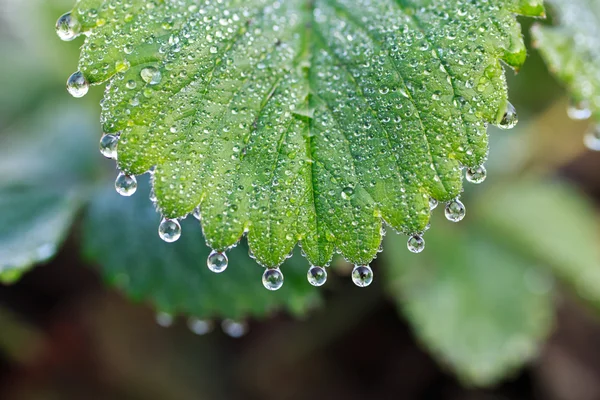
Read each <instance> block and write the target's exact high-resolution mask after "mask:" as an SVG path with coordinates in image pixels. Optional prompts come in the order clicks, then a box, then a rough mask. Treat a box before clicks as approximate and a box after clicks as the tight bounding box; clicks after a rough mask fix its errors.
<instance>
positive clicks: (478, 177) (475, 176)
mask: <svg viewBox="0 0 600 400" xmlns="http://www.w3.org/2000/svg"><path fill="white" fill-rule="evenodd" d="M465 175H466V178H467V181H469V182H471V183H475V184H480V183H483V181H485V178H486V177H487V170H486V169H485V167H484V166H483V165H481V166H479V167H475V168H468V169H467V173H466V174H465Z"/></svg>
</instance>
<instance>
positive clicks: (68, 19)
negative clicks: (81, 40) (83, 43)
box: [56, 12, 81, 42]
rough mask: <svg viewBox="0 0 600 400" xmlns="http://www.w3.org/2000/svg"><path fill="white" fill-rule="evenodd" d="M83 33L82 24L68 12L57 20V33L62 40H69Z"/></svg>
mask: <svg viewBox="0 0 600 400" xmlns="http://www.w3.org/2000/svg"><path fill="white" fill-rule="evenodd" d="M80 33H81V24H80V23H79V21H77V19H76V18H75V17H73V15H72V14H71V13H70V12H68V13H66V14H63V15H62V16H61V17H60V18H59V19H58V21H56V34H57V35H58V37H59V38H60V39H61V40H64V41H65V42H68V41H70V40H73V39H75V38H76V37H77V36H79V34H80Z"/></svg>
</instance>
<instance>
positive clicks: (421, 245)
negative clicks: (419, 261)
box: [406, 235, 425, 254]
mask: <svg viewBox="0 0 600 400" xmlns="http://www.w3.org/2000/svg"><path fill="white" fill-rule="evenodd" d="M406 246H407V247H408V250H410V252H411V253H415V254H417V253H420V252H422V251H423V250H424V249H425V239H423V237H422V236H421V235H412V236H411V237H409V238H408V242H407V243H406Z"/></svg>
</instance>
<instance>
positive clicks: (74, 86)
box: [67, 71, 90, 98]
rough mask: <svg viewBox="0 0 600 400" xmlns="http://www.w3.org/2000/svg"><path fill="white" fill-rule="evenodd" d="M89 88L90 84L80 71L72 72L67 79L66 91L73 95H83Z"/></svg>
mask: <svg viewBox="0 0 600 400" xmlns="http://www.w3.org/2000/svg"><path fill="white" fill-rule="evenodd" d="M89 90H90V84H89V83H88V81H87V79H85V76H83V73H82V72H81V71H77V72H75V73H73V75H71V76H70V77H69V80H68V81H67V91H68V92H69V93H70V94H71V96H73V97H77V98H79V97H83V96H85V95H86V94H87V92H88V91H89Z"/></svg>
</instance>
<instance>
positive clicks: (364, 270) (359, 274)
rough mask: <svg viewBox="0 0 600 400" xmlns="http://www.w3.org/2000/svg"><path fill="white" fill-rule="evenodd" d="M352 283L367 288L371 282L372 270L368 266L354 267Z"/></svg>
mask: <svg viewBox="0 0 600 400" xmlns="http://www.w3.org/2000/svg"><path fill="white" fill-rule="evenodd" d="M352 282H354V284H355V285H356V286H358V287H367V286H369V285H370V284H371V283H372V282H373V270H372V269H371V267H369V266H368V265H355V266H354V269H353V270H352Z"/></svg>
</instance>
